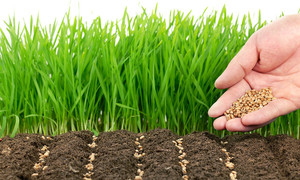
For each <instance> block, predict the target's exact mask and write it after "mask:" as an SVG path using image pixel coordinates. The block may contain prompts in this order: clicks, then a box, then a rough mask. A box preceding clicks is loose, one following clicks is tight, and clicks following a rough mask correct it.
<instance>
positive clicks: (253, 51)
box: [215, 35, 258, 89]
mask: <svg viewBox="0 0 300 180" xmlns="http://www.w3.org/2000/svg"><path fill="white" fill-rule="evenodd" d="M257 60H258V52H257V48H256V36H255V35H254V36H251V38H250V39H249V40H248V42H247V43H246V44H245V46H244V47H243V48H242V49H241V50H240V51H239V52H238V54H237V55H236V56H235V57H234V58H233V59H232V60H231V62H230V63H229V64H228V66H227V68H226V69H225V71H224V72H223V73H222V74H221V76H220V77H219V78H218V79H217V80H216V82H215V86H216V88H219V89H225V88H228V87H231V86H233V85H234V84H236V83H237V82H239V81H241V80H242V79H243V78H244V77H245V75H246V74H248V73H249V72H250V71H251V70H252V69H253V67H254V66H255V64H256V63H257Z"/></svg>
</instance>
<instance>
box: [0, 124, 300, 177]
mask: <svg viewBox="0 0 300 180" xmlns="http://www.w3.org/2000/svg"><path fill="white" fill-rule="evenodd" d="M140 137H143V138H142V139H139V141H138V142H139V143H140V144H139V145H142V147H139V145H137V144H138V143H135V141H136V138H140ZM181 138H182V139H181ZM93 140H95V141H94V142H95V143H94V144H93ZM174 141H176V144H175V145H177V146H178V147H180V148H178V147H176V146H175V145H174ZM225 142H226V143H225ZM180 143H181V144H182V145H181V146H179V144H180ZM90 146H92V147H93V148H91V147H90ZM45 147H47V148H45ZM137 148H138V150H139V154H141V153H142V154H143V153H145V154H144V156H143V157H142V158H136V157H134V154H135V152H136V150H137ZM181 148H183V150H182V152H181V153H180V152H179V151H180V150H181ZM42 149H43V150H42ZM222 149H223V150H222ZM224 149H226V151H224ZM45 150H46V151H45ZM47 150H49V151H50V153H49V156H47V158H45V159H44V161H45V162H44V163H43V164H42V165H43V167H47V168H46V169H45V170H39V171H38V175H37V176H32V174H34V173H37V172H36V171H35V169H34V166H35V163H37V162H39V156H40V155H39V153H41V152H42V155H43V152H44V153H45V152H47ZM183 152H184V153H185V155H184V157H183V156H182V157H181V155H182V154H183ZM225 152H228V155H227V153H225ZM229 155H230V156H229ZM228 158H229V159H230V160H227V159H228ZM184 160H186V162H188V164H187V165H186V169H184V170H186V174H184V173H183V171H182V170H183V168H182V165H181V164H180V162H182V161H184ZM91 162H92V164H93V169H92V170H91V171H90V172H91V179H131V180H133V179H135V177H136V176H137V175H141V174H140V173H141V172H142V171H143V175H142V176H140V177H142V179H143V180H147V179H172V180H173V179H174V180H176V179H178V180H182V179H183V178H184V177H183V176H184V175H186V176H188V179H230V178H232V177H234V178H235V175H236V179H299V177H300V140H296V139H294V138H292V137H289V136H284V135H280V136H271V137H268V138H264V137H261V136H259V135H257V134H248V135H232V136H228V137H225V138H224V139H220V138H218V137H216V136H214V135H212V134H209V133H207V132H201V133H199V132H197V133H196V132H195V133H192V134H189V135H186V136H183V137H179V136H177V135H175V134H173V133H172V132H171V131H169V130H165V129H155V130H152V131H149V132H147V133H139V134H135V133H131V132H128V131H115V132H104V133H100V134H99V136H98V137H97V138H95V137H93V133H91V132H89V131H80V132H69V133H66V134H62V135H59V136H56V137H53V140H49V139H47V138H45V139H42V138H41V135H36V134H18V135H17V136H16V137H15V138H9V137H4V138H3V139H2V141H1V142H0V180H2V179H3V180H6V179H22V180H25V179H26V180H30V179H43V180H44V179H45V180H47V179H49V180H50V179H83V178H84V175H85V174H87V173H88V172H89V169H87V168H86V165H87V164H89V163H91ZM226 163H227V164H228V165H226ZM229 163H232V164H234V166H232V168H231V166H229V165H230V164H229ZM139 169H140V171H139V172H138V170H139ZM233 171H234V173H233ZM186 176H185V177H186ZM86 179H89V177H87V178H86ZM232 179H233V178H232Z"/></svg>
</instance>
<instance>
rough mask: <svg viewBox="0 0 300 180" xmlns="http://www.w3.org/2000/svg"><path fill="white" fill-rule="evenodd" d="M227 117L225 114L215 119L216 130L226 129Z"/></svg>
mask: <svg viewBox="0 0 300 180" xmlns="http://www.w3.org/2000/svg"><path fill="white" fill-rule="evenodd" d="M226 122H227V120H226V117H225V116H221V117H219V118H217V119H216V120H215V121H214V124H213V125H214V128H215V129H216V130H224V129H226Z"/></svg>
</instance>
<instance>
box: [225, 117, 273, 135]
mask: <svg viewBox="0 0 300 180" xmlns="http://www.w3.org/2000/svg"><path fill="white" fill-rule="evenodd" d="M274 120H275V119H272V120H270V121H268V122H266V123H264V124H260V125H255V126H245V125H244V124H243V123H242V119H241V118H235V119H231V120H229V121H227V122H226V129H227V130H228V131H231V132H247V131H253V130H255V129H258V128H261V127H264V126H266V125H267V124H269V123H271V122H272V121H274Z"/></svg>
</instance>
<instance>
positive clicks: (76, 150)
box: [35, 131, 93, 180]
mask: <svg viewBox="0 0 300 180" xmlns="http://www.w3.org/2000/svg"><path fill="white" fill-rule="evenodd" d="M92 136H93V133H91V132H89V131H80V132H68V133H65V134H62V135H59V136H56V137H54V138H53V140H52V141H48V142H49V144H48V149H49V151H50V155H49V156H48V157H47V159H46V160H45V163H44V166H48V168H47V169H46V170H45V171H42V172H41V173H39V175H38V176H36V177H35V178H36V179H43V180H48V179H49V180H53V179H83V174H86V173H88V170H87V169H86V168H85V165H86V164H89V156H90V154H91V153H92V152H91V151H92V150H91V148H90V147H89V146H88V144H90V143H92Z"/></svg>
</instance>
